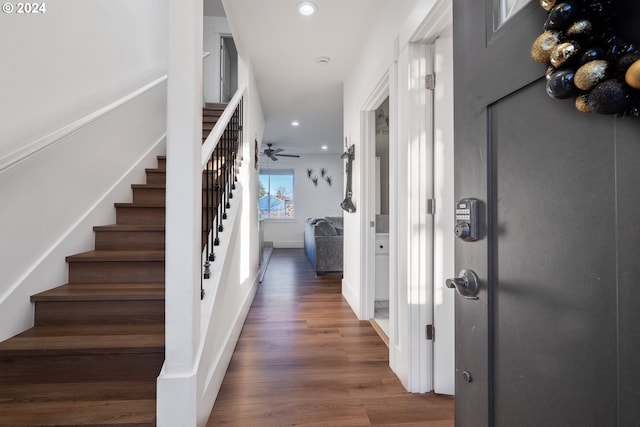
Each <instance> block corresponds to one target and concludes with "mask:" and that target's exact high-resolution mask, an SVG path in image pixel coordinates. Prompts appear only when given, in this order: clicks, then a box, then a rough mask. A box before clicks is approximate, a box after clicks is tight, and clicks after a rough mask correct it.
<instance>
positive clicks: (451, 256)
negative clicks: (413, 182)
mask: <svg viewBox="0 0 640 427" xmlns="http://www.w3.org/2000/svg"><path fill="white" fill-rule="evenodd" d="M434 72H435V81H436V86H435V90H434V96H433V98H434V109H433V111H434V113H433V115H434V117H433V134H434V141H433V144H434V150H433V175H434V177H433V187H434V188H433V195H434V199H435V201H436V209H435V214H434V219H433V221H434V224H433V246H434V251H433V283H434V298H433V304H434V306H433V324H434V326H435V331H436V332H435V335H434V341H433V365H434V367H433V390H434V391H435V392H436V393H440V394H449V395H453V394H454V393H455V357H454V356H455V325H454V323H455V303H454V302H455V298H454V296H455V295H454V294H453V293H452V292H451V291H450V290H448V289H447V288H446V287H445V281H446V279H447V278H448V277H454V276H455V274H454V273H455V234H454V232H453V230H454V226H455V219H454V213H455V212H454V210H455V209H454V205H455V199H454V193H453V191H454V181H453V174H452V173H451V171H452V170H453V163H454V161H453V37H452V34H451V29H450V28H449V29H448V31H447V32H445V33H444V34H442V35H441V36H440V37H439V38H438V39H437V40H436V41H435V43H434Z"/></svg>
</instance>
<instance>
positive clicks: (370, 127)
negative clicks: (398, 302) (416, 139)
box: [356, 72, 393, 319]
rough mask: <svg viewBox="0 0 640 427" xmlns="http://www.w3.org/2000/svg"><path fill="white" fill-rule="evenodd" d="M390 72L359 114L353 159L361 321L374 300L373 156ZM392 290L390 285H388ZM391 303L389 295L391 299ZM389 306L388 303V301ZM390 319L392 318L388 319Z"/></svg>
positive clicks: (369, 312) (370, 313)
mask: <svg viewBox="0 0 640 427" xmlns="http://www.w3.org/2000/svg"><path fill="white" fill-rule="evenodd" d="M389 96H390V95H389V72H387V73H385V75H384V76H383V77H382V79H380V82H379V83H378V85H377V86H376V87H375V89H374V90H373V92H372V93H371V95H370V96H369V98H368V99H367V101H366V102H365V103H364V105H363V107H362V110H361V111H360V123H361V127H360V129H361V132H362V135H361V138H360V140H361V141H363V144H361V147H359V148H360V150H359V151H361V153H356V157H359V158H360V159H362V167H361V169H360V173H361V177H360V183H361V185H360V187H361V191H362V194H363V196H364V197H362V202H361V203H362V221H361V224H360V225H361V230H360V235H361V236H362V238H361V239H360V253H361V255H362V257H361V259H362V260H363V262H362V264H361V265H360V268H361V270H360V277H361V278H362V286H361V287H360V313H359V314H360V316H359V318H360V319H371V318H373V314H374V303H373V302H374V299H375V277H374V271H375V248H374V243H375V232H376V229H375V219H376V216H375V200H376V194H375V191H376V188H375V184H374V183H375V180H374V179H373V178H375V173H376V166H375V156H376V150H375V147H376V145H375V144H376V131H375V125H376V116H375V113H376V109H377V108H378V107H379V106H380V104H382V103H383V102H384V100H385V99H386V98H387V97H389ZM389 144H390V145H391V132H389ZM391 238H392V237H391V229H389V239H390V240H391ZM389 283H390V284H391V280H390V281H389ZM390 286H391V288H393V286H392V285H390ZM390 300H391V296H390ZM389 305H390V306H391V301H389ZM390 317H391V316H390Z"/></svg>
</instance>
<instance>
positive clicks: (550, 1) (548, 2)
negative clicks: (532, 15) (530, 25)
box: [540, 0, 557, 12]
mask: <svg viewBox="0 0 640 427" xmlns="http://www.w3.org/2000/svg"><path fill="white" fill-rule="evenodd" d="M556 3H557V0H540V6H542V8H543V9H544V10H546V11H547V12H549V11H550V10H551V9H553V7H554V6H555V5H556Z"/></svg>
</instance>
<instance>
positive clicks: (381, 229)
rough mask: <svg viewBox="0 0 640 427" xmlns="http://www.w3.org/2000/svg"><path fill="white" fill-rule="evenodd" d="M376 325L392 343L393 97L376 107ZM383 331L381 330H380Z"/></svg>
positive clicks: (374, 312)
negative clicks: (390, 133)
mask: <svg viewBox="0 0 640 427" xmlns="http://www.w3.org/2000/svg"><path fill="white" fill-rule="evenodd" d="M375 116H376V119H375V126H376V131H375V170H374V174H375V189H374V190H375V194H374V198H375V203H374V206H375V240H374V245H375V248H374V253H375V261H374V270H375V274H374V275H373V281H374V282H375V285H374V287H373V288H374V292H373V307H374V310H373V318H372V319H371V320H372V321H373V323H374V327H377V329H378V328H379V329H380V330H381V332H382V334H383V339H385V338H386V340H385V342H387V343H388V337H389V333H390V321H389V97H387V98H386V99H385V100H384V101H383V102H382V104H381V105H380V106H379V107H378V108H377V109H376V111H375ZM379 332H380V331H379Z"/></svg>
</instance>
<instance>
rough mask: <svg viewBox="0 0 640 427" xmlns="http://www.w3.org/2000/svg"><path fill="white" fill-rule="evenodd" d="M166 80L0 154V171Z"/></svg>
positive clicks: (129, 94) (136, 91) (138, 90)
mask: <svg viewBox="0 0 640 427" xmlns="http://www.w3.org/2000/svg"><path fill="white" fill-rule="evenodd" d="M165 80H167V75H166V74H165V75H163V76H161V77H159V78H157V79H155V80H153V81H152V82H150V83H147V84H145V85H144V86H142V87H140V88H138V89H136V90H134V91H133V92H130V93H128V94H127V95H125V96H123V97H121V98H119V99H117V100H115V101H113V102H112V103H110V104H108V105H106V106H104V107H102V108H99V109H98V110H95V111H93V112H91V113H89V114H87V115H85V116H83V117H81V118H79V119H78V120H75V121H73V122H71V123H69V124H67V125H65V126H63V127H61V128H60V129H56V130H55V131H53V132H51V133H49V134H47V135H45V136H43V137H41V138H38V139H36V140H35V141H33V142H30V143H28V144H25V145H23V146H21V147H19V148H18V149H16V150H14V151H13V152H11V153H9V154H7V155H4V156H0V173H2V172H4V171H5V170H7V169H9V168H11V167H12V166H15V165H16V164H18V163H20V162H22V161H24V160H26V159H28V158H29V157H31V156H33V155H34V154H37V153H39V152H40V151H42V150H43V149H45V148H46V147H48V146H49V145H51V144H54V143H56V142H58V141H60V140H61V139H62V138H64V137H66V136H68V135H71V134H72V133H74V132H77V131H78V130H80V129H82V128H83V127H85V126H88V125H90V124H91V123H93V122H95V121H96V120H98V119H99V118H101V117H103V116H105V115H107V114H108V113H110V112H112V111H113V110H115V109H117V108H120V107H122V106H123V105H124V104H126V103H127V102H129V101H131V100H132V99H134V98H136V97H138V96H140V95H142V94H143V93H145V92H147V91H148V90H150V89H152V88H154V87H156V86H157V85H159V84H160V83H162V82H164V81H165Z"/></svg>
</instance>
